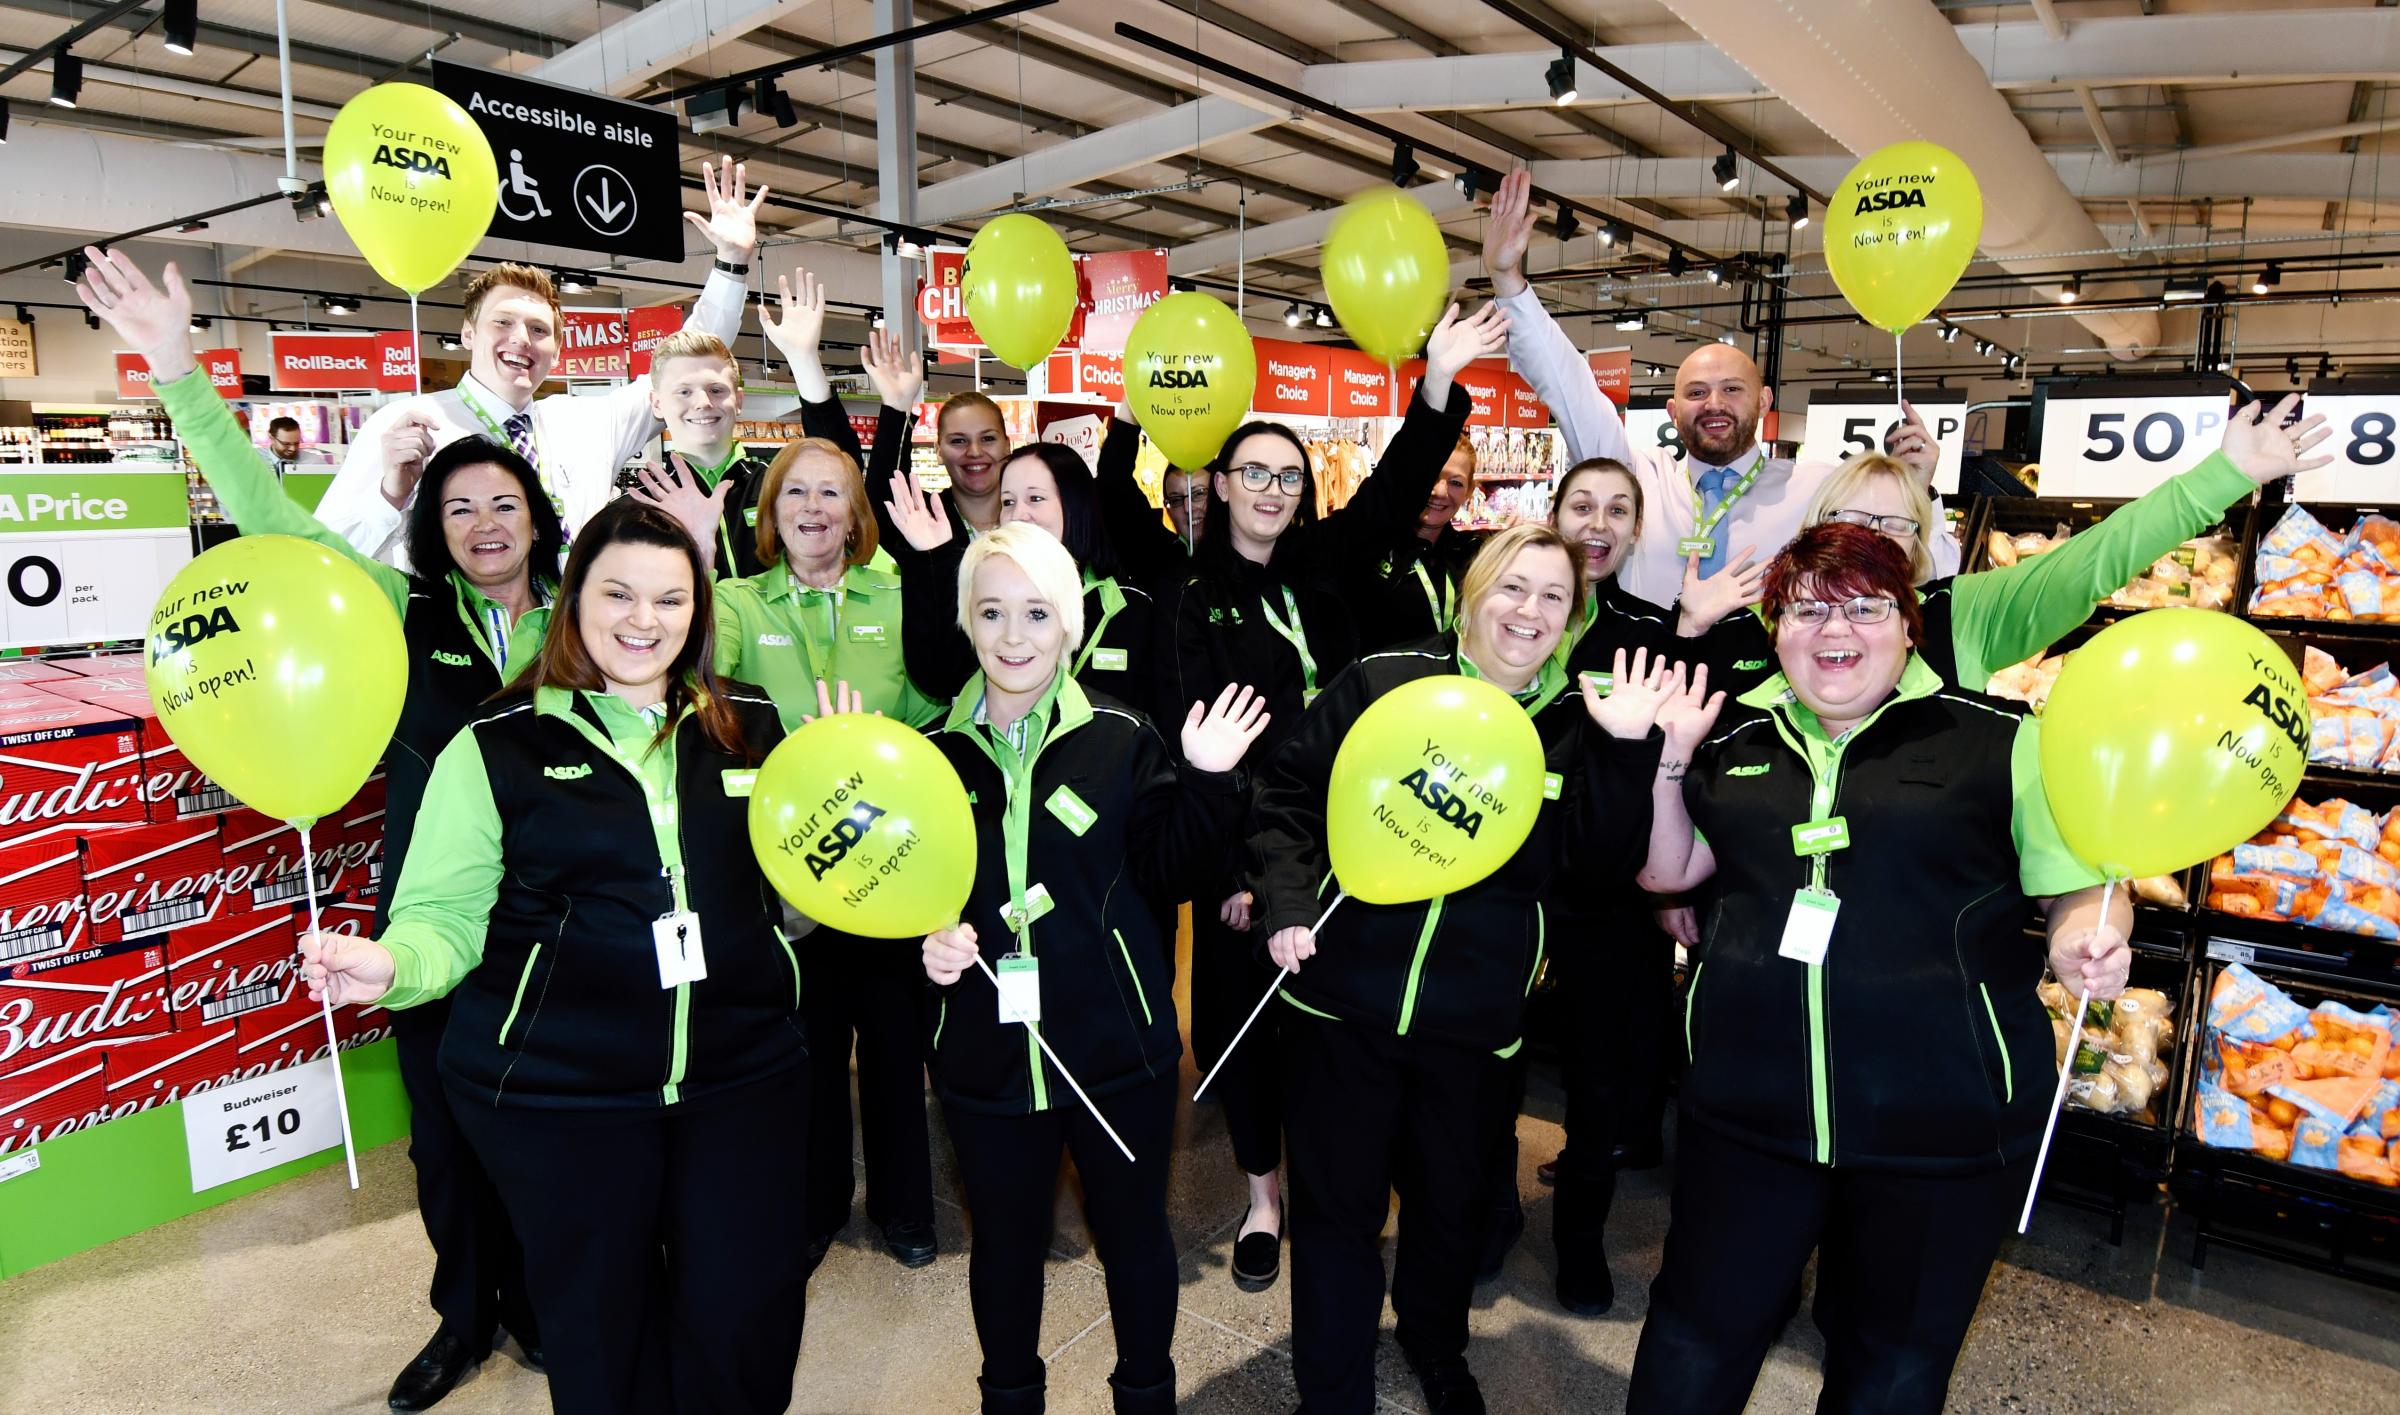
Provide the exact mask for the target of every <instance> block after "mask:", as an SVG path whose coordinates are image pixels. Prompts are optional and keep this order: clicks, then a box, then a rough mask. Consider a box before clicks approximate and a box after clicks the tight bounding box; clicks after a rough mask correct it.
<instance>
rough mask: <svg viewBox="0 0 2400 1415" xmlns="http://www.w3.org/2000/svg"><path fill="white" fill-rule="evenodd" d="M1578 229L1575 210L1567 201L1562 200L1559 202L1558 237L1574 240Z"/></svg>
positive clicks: (1563, 239)
mask: <svg viewBox="0 0 2400 1415" xmlns="http://www.w3.org/2000/svg"><path fill="white" fill-rule="evenodd" d="M1576 230H1577V226H1576V222H1575V212H1574V210H1573V209H1572V208H1570V207H1569V206H1568V205H1567V204H1566V203H1565V202H1563V201H1562V202H1560V203H1559V204H1558V239H1559V240H1560V241H1562V242H1565V241H1572V240H1574V239H1575V232H1576Z"/></svg>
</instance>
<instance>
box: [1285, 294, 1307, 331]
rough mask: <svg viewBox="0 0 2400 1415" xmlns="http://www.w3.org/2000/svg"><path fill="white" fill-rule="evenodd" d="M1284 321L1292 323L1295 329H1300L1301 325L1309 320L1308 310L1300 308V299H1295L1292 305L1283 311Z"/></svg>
mask: <svg viewBox="0 0 2400 1415" xmlns="http://www.w3.org/2000/svg"><path fill="white" fill-rule="evenodd" d="M1283 322H1284V323H1285V324H1288V325H1290V326H1291V327H1292V328H1294V329H1298V328H1299V327H1300V326H1301V325H1303V324H1306V323H1307V322H1308V311H1306V310H1304V309H1302V308H1300V303H1299V301H1297V300H1295V301H1293V302H1292V304H1291V307H1290V308H1288V309H1286V310H1285V311H1284V312H1283Z"/></svg>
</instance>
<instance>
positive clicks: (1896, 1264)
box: [1626, 1116, 2033, 1415]
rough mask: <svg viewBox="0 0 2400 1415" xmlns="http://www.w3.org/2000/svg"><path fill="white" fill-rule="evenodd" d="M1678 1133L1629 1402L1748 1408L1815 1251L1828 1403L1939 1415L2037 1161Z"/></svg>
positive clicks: (1684, 1128) (1675, 1409) (1634, 1405)
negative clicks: (1807, 1160)
mask: <svg viewBox="0 0 2400 1415" xmlns="http://www.w3.org/2000/svg"><path fill="white" fill-rule="evenodd" d="M1675 1143H1676V1156H1675V1207H1674V1211H1673V1215H1672V1218H1671V1220H1670V1222H1669V1224H1668V1228H1667V1245H1666V1256H1665V1262H1664V1265H1663V1266H1662V1267H1661V1269H1660V1271H1659V1274H1658V1281H1657V1282H1656V1283H1654V1284H1653V1285H1652V1286H1651V1288H1650V1315H1649V1318H1648V1320H1647V1321H1645V1322H1644V1324H1643V1326H1642V1339H1641V1345H1640V1347H1639V1349H1638V1350H1637V1351H1636V1352H1635V1355H1634V1360H1633V1389H1632V1394H1631V1396H1630V1397H1629V1400H1628V1404H1627V1406H1626V1408H1627V1410H1629V1411H1632V1412H1660V1413H1661V1415H1667V1412H1672V1415H1709V1412H1724V1413H1725V1415H1739V1412H1740V1411H1741V1409H1742V1408H1743V1406H1744V1405H1746V1404H1747V1403H1748V1402H1749V1399H1750V1388H1751V1386H1752V1385H1753V1384H1755V1383H1756V1381H1757V1379H1758V1369H1759V1365H1760V1363H1761V1362H1762V1361H1764V1360H1765V1358H1766V1353H1767V1348H1768V1346H1769V1345H1771V1344H1772V1343H1773V1342H1774V1340H1775V1336H1776V1333H1777V1331H1778V1330H1779V1329H1780V1328H1781V1326H1782V1324H1783V1315H1784V1311H1785V1308H1784V1304H1785V1303H1786V1302H1787V1301H1789V1300H1790V1297H1791V1293H1792V1290H1793V1288H1794V1287H1795V1286H1796V1285H1797V1284H1798V1283H1799V1281H1800V1274H1801V1272H1802V1270H1803V1269H1804V1268H1805V1267H1806V1266H1807V1263H1808V1255H1809V1253H1810V1252H1811V1251H1812V1250H1814V1251H1815V1252H1816V1253H1817V1301H1816V1306H1815V1308H1814V1316H1815V1319H1816V1324H1817V1329H1818V1330H1819V1331H1820V1332H1823V1333H1824V1335H1825V1388H1824V1392H1823V1394H1822V1395H1821V1396H1820V1397H1819V1399H1818V1402H1817V1409H1818V1410H1819V1411H1825V1412H1833V1411H1841V1412H1861V1415H1864V1412H1877V1415H1885V1413H1886V1412H1889V1413H1890V1415H1898V1412H1934V1411H1938V1410H1940V1409H1941V1408H1942V1404H1943V1401H1944V1400H1945V1399H1946V1398H1947V1396H1948V1394H1949V1389H1950V1370H1951V1367H1952V1366H1953V1365H1955V1364H1956V1363H1957V1360H1958V1349H1959V1346H1960V1345H1961V1344H1962V1343H1964V1342H1965V1340H1966V1336H1967V1324H1968V1323H1969V1322H1970V1321H1971V1320H1973V1318H1974V1316H1975V1307H1976V1304H1977V1303H1978V1302H1980V1301H1981V1300H1982V1299H1983V1284H1984V1279H1985V1277H1986V1276H1988V1275H1989V1274H1990V1272H1991V1268H1992V1260H1993V1259H1994V1258H1995V1257H1997V1256H1998V1254H1999V1251H2000V1242H2001V1239H2002V1238H2003V1237H2005V1236H2006V1234H2007V1232H2008V1227H2009V1219H2010V1218H2011V1216H2013V1215H2014V1214H2015V1213H2016V1211H2017V1205H2018V1204H2019V1203H2021V1202H2023V1200H2024V1197H2025V1185H2026V1182H2027V1181H2028V1180H2030V1179H2031V1178H2032V1177H2033V1161H2032V1160H2031V1159H2030V1158H2027V1159H2025V1160H2022V1161H2020V1162H2018V1163H2016V1164H2012V1165H2009V1166H2008V1167H2006V1168H2004V1169H1993V1170H1987V1171H1984V1172H1981V1173H1976V1174H1964V1175H1940V1176H1934V1175H1917V1174H1895V1173H1891V1172H1888V1171H1874V1170H1858V1169H1836V1168H1831V1167H1828V1166H1824V1165H1815V1164H1803V1163H1800V1162H1798V1161H1794V1160H1787V1159H1781V1158H1778V1157H1776V1156H1773V1155H1769V1154H1767V1153H1765V1152H1764V1151H1761V1150H1756V1149H1752V1148H1751V1147H1750V1146H1748V1145H1745V1144H1742V1143H1740V1142H1739V1141H1735V1140H1731V1139H1728V1138H1726V1137H1724V1136H1722V1135H1719V1134H1717V1133H1716V1132H1715V1131H1712V1130H1710V1129H1708V1128H1706V1127H1705V1126H1703V1125H1701V1124H1699V1123H1698V1122H1695V1121H1693V1120H1691V1119H1690V1118H1689V1117H1688V1116H1687V1117H1686V1118H1685V1119H1684V1121H1683V1122H1682V1123H1681V1124H1679V1125H1678V1126H1677V1127H1676V1132H1675ZM1837 1298H1838V1300H1837Z"/></svg>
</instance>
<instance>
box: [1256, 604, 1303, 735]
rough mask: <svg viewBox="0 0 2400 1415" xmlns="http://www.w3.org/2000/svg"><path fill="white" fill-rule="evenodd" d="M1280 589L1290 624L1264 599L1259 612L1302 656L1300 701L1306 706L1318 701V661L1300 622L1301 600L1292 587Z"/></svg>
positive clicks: (1294, 650) (1270, 626) (1259, 605)
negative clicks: (1279, 617)
mask: <svg viewBox="0 0 2400 1415" xmlns="http://www.w3.org/2000/svg"><path fill="white" fill-rule="evenodd" d="M1280 588H1281V589H1282V590H1283V608H1284V612H1285V613H1287V614H1289V615H1291V616H1292V617H1291V620H1290V622H1289V623H1286V622H1285V621H1284V620H1281V619H1278V618H1276V617H1275V606H1274V605H1271V604H1269V603H1267V602H1266V601H1265V600H1263V599H1262V600H1260V601H1259V602H1258V612H1259V614H1260V615H1261V616H1262V617H1264V618H1265V619H1266V621H1267V627H1269V628H1271V629H1273V630H1274V631H1275V632H1276V633H1278V634H1281V635H1282V636H1283V641H1284V642H1285V643H1287V644H1290V645H1291V646H1292V652H1294V653H1296V654H1298V655H1300V701H1301V703H1302V704H1303V705H1306V704H1308V703H1313V702H1315V701H1316V700H1317V660H1316V657H1315V656H1314V655H1313V654H1311V653H1310V652H1309V651H1308V635H1307V634H1306V633H1305V632H1304V628H1305V626H1303V625H1302V624H1301V622H1300V600H1299V598H1298V597H1297V596H1295V595H1294V594H1293V593H1292V587H1291V586H1290V585H1284V586H1281V587H1280Z"/></svg>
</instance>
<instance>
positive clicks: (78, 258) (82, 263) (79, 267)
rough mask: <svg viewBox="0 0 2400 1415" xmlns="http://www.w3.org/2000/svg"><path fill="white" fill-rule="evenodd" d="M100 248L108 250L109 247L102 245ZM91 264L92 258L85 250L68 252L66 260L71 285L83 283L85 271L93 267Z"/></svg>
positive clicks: (68, 281) (68, 279)
mask: <svg viewBox="0 0 2400 1415" xmlns="http://www.w3.org/2000/svg"><path fill="white" fill-rule="evenodd" d="M100 249H102V250H107V249H108V247H106V246H102V247H101V248H100ZM91 265H92V258H91V257H90V256H87V255H85V254H84V253H83V252H81V251H69V252H67V260H66V271H67V283H68V284H70V285H79V284H81V283H83V273H84V272H85V271H86V270H89V269H91Z"/></svg>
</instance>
